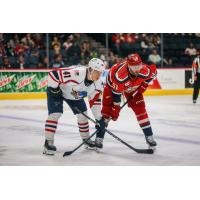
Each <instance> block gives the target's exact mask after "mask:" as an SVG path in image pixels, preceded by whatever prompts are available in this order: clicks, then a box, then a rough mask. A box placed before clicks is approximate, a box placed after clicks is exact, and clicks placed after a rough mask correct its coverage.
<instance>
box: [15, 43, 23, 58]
mask: <svg viewBox="0 0 200 200" xmlns="http://www.w3.org/2000/svg"><path fill="white" fill-rule="evenodd" d="M14 52H15V55H16V56H18V55H20V54H23V53H24V52H25V48H24V46H23V44H21V43H16V44H15V49H14Z"/></svg>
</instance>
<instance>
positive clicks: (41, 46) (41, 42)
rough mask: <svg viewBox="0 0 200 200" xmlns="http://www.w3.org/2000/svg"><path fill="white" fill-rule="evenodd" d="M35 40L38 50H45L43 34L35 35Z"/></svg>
mask: <svg viewBox="0 0 200 200" xmlns="http://www.w3.org/2000/svg"><path fill="white" fill-rule="evenodd" d="M33 40H34V43H35V47H37V48H38V49H44V48H45V44H44V39H43V37H42V34H41V33H35V34H33ZM45 43H46V41H45Z"/></svg>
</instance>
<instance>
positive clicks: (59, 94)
mask: <svg viewBox="0 0 200 200" xmlns="http://www.w3.org/2000/svg"><path fill="white" fill-rule="evenodd" d="M47 94H48V95H52V96H53V97H55V98H60V97H62V90H61V89H60V88H59V87H57V88H52V87H47Z"/></svg>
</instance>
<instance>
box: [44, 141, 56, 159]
mask: <svg viewBox="0 0 200 200" xmlns="http://www.w3.org/2000/svg"><path fill="white" fill-rule="evenodd" d="M49 143H50V142H49V141H48V140H45V143H44V151H43V154H46V155H51V156H53V155H54V154H55V152H56V146H54V145H53V142H52V144H49Z"/></svg>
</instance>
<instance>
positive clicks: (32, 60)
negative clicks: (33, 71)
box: [28, 48, 39, 68]
mask: <svg viewBox="0 0 200 200" xmlns="http://www.w3.org/2000/svg"><path fill="white" fill-rule="evenodd" d="M38 64H39V51H38V49H37V48H34V49H32V51H31V55H30V56H29V58H28V68H37V67H38Z"/></svg>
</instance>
